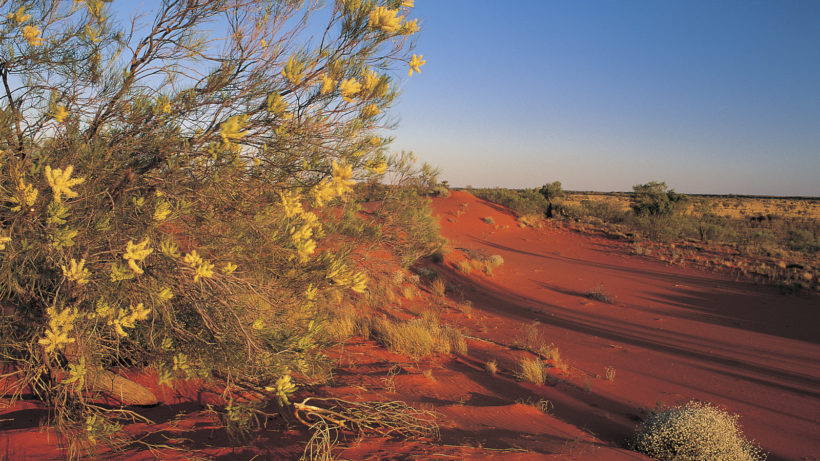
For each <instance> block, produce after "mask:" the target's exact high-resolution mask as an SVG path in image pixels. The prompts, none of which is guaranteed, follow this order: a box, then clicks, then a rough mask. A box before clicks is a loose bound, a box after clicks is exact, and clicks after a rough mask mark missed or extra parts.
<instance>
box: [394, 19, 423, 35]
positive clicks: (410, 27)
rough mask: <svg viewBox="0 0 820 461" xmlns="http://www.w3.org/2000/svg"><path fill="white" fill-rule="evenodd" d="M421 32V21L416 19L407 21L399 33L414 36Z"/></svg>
mask: <svg viewBox="0 0 820 461" xmlns="http://www.w3.org/2000/svg"><path fill="white" fill-rule="evenodd" d="M418 31H419V20H418V19H414V20H412V21H406V22H405V23H404V24H402V25H401V30H400V31H399V33H400V34H402V35H413V34H415V33H416V32H418Z"/></svg>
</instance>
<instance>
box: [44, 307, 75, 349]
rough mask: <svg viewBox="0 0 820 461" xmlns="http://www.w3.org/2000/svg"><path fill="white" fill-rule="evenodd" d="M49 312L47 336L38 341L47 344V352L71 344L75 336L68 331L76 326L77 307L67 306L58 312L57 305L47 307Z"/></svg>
mask: <svg viewBox="0 0 820 461" xmlns="http://www.w3.org/2000/svg"><path fill="white" fill-rule="evenodd" d="M46 313H47V314H48V319H49V320H48V329H47V330H46V333H45V338H42V339H40V340H38V341H37V342H38V343H39V344H41V345H43V346H45V351H46V353H47V354H50V353H52V352H54V351H55V350H56V349H62V347H63V346H65V345H66V344H71V343H73V342H74V341H75V338H69V337H68V333H69V332H70V331H71V330H72V329H73V328H74V320H75V319H76V318H77V309H76V308H75V309H70V308H66V309H63V310H61V311H60V312H57V309H56V308H55V307H53V306H52V307H49V308H48V309H46Z"/></svg>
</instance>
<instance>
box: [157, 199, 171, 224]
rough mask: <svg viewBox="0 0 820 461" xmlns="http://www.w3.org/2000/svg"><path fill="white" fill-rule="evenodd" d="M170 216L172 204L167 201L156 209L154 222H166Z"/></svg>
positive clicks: (159, 204)
mask: <svg viewBox="0 0 820 461" xmlns="http://www.w3.org/2000/svg"><path fill="white" fill-rule="evenodd" d="M169 214H171V204H170V203H168V202H165V201H162V202H159V203H157V207H156V208H155V209H154V221H157V222H160V221H165V219H167V218H168V215H169Z"/></svg>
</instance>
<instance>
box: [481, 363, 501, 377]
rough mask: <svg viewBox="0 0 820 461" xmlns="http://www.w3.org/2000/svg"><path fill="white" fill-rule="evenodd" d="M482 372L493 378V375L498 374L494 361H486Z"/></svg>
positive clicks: (496, 364)
mask: <svg viewBox="0 0 820 461" xmlns="http://www.w3.org/2000/svg"><path fill="white" fill-rule="evenodd" d="M484 370H486V371H487V373H489V374H491V375H493V376H495V374H496V373H498V362H496V361H495V360H488V361H487V363H485V364H484Z"/></svg>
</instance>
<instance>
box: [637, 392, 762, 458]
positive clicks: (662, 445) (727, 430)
mask: <svg viewBox="0 0 820 461" xmlns="http://www.w3.org/2000/svg"><path fill="white" fill-rule="evenodd" d="M737 420H738V416H737V415H730V414H728V413H726V412H725V411H723V410H721V409H719V408H717V407H714V406H712V405H710V404H708V403H701V402H688V403H687V404H685V405H683V406H676V407H669V408H664V409H661V410H660V411H656V412H654V413H652V414H651V415H650V416H649V417H648V418H647V419H646V421H644V422H643V424H641V425H640V426H639V427H638V429H637V430H636V431H635V434H634V435H633V437H632V441H631V445H632V447H633V448H634V449H635V450H636V451H639V452H641V453H644V454H646V455H648V456H651V457H653V458H656V459H659V460H661V461H666V460H670V461H671V460H675V461H689V460H691V461H696V460H705V459H716V460H722V461H757V460H763V459H766V455H765V454H764V453H763V452H762V451H761V450H760V449H759V448H758V447H757V446H756V445H755V444H753V443H752V442H750V441H748V440H746V438H745V437H744V436H743V433H742V432H741V430H740V427H739V425H738V421H737Z"/></svg>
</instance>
